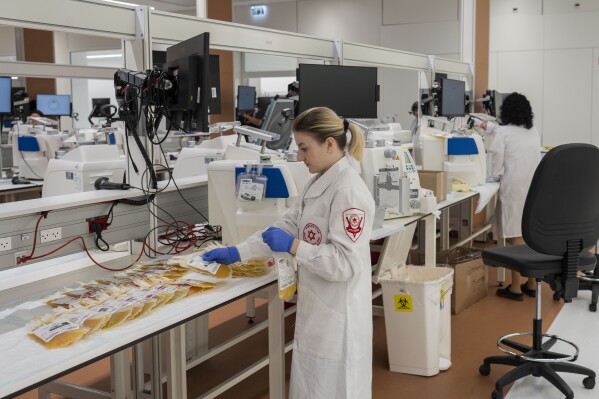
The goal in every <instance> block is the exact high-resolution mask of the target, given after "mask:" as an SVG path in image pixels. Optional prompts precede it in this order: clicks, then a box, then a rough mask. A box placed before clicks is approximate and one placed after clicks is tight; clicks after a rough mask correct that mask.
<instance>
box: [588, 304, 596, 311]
mask: <svg viewBox="0 0 599 399" xmlns="http://www.w3.org/2000/svg"><path fill="white" fill-rule="evenodd" d="M589 310H590V311H591V312H596V311H597V304H596V303H591V304H589Z"/></svg>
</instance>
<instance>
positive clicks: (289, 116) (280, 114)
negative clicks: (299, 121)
mask: <svg viewBox="0 0 599 399" xmlns="http://www.w3.org/2000/svg"><path fill="white" fill-rule="evenodd" d="M293 105H294V103H293V100H289V99H287V98H280V99H278V100H276V101H272V102H271V103H270V105H269V107H268V110H267V111H266V115H265V116H264V119H263V120H262V129H264V130H266V131H268V132H271V133H277V134H278V135H279V136H281V138H280V139H279V140H277V141H269V142H267V143H266V146H267V147H268V148H270V149H271V150H286V149H287V148H288V147H289V144H290V143H291V125H292V123H293Z"/></svg>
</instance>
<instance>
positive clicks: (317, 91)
mask: <svg viewBox="0 0 599 399" xmlns="http://www.w3.org/2000/svg"><path fill="white" fill-rule="evenodd" d="M298 80H299V112H303V111H305V110H307V109H310V108H313V107H329V108H331V109H333V110H334V111H335V112H336V113H337V114H338V115H340V116H343V117H345V118H376V117H377V109H376V108H377V107H376V105H377V101H378V100H379V86H378V85H377V68H376V67H359V66H345V65H316V64H300V65H299V71H298Z"/></svg>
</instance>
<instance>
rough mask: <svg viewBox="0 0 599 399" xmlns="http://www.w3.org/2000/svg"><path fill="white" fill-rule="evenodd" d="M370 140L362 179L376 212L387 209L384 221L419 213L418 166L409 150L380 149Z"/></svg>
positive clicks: (363, 165) (362, 166)
mask: <svg viewBox="0 0 599 399" xmlns="http://www.w3.org/2000/svg"><path fill="white" fill-rule="evenodd" d="M374 144H375V143H373V142H372V141H370V140H368V141H367V142H366V148H364V156H363V160H362V164H361V165H360V166H361V176H362V179H363V180H364V183H366V186H367V187H368V189H369V190H370V192H371V194H372V196H373V197H374V200H375V204H376V206H377V208H379V209H380V208H384V210H385V216H384V219H392V218H397V217H403V216H409V215H412V214H413V213H416V212H418V211H419V209H420V203H419V196H420V180H419V179H418V172H417V170H416V163H415V162H414V159H413V158H412V156H411V155H410V152H409V150H408V148H407V147H406V146H392V145H385V143H384V142H383V141H379V144H380V145H379V146H375V145H374Z"/></svg>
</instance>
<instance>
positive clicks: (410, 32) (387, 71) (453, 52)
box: [233, 0, 460, 127]
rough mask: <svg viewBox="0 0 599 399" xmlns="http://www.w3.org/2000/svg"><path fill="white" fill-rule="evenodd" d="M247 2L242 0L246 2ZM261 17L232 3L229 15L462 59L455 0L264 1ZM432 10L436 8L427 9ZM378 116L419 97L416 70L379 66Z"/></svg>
mask: <svg viewBox="0 0 599 399" xmlns="http://www.w3.org/2000/svg"><path fill="white" fill-rule="evenodd" d="M244 4H246V3H244ZM265 4H266V6H267V8H268V10H267V14H266V16H264V17H261V16H257V17H251V16H250V9H249V7H250V6H249V5H235V3H233V21H234V22H237V23H242V24H248V25H256V26H262V27H267V28H273V29H282V30H287V31H292V32H298V33H303V34H308V35H313V36H318V37H324V38H331V39H341V40H344V41H350V42H357V43H365V44H371V45H375V46H382V47H389V48H395V49H400V50H405V51H412V52H416V53H421V54H431V55H437V56H441V57H445V58H451V59H460V21H459V5H460V1H459V0H419V1H414V0H297V1H284V2H276V1H272V2H266V3H265ZM431 10H434V12H430V11H431ZM379 83H380V84H381V102H380V104H379V107H378V109H379V117H383V116H385V115H393V114H397V115H398V120H399V122H400V123H401V124H402V125H404V126H408V127H409V126H410V123H411V116H410V115H409V114H408V113H407V112H408V110H409V109H410V106H411V105H412V103H413V102H414V101H415V100H416V99H417V98H418V74H417V73H416V72H415V71H407V70H396V69H391V68H379Z"/></svg>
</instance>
